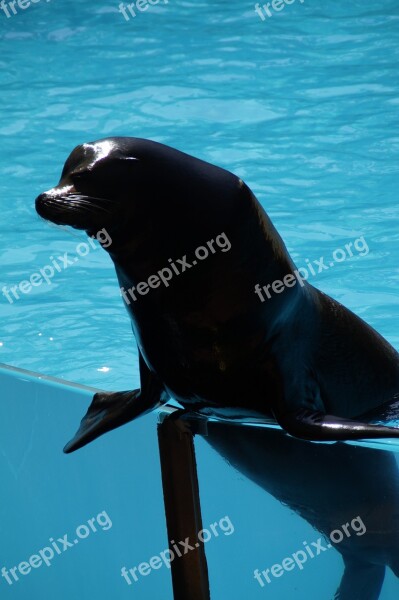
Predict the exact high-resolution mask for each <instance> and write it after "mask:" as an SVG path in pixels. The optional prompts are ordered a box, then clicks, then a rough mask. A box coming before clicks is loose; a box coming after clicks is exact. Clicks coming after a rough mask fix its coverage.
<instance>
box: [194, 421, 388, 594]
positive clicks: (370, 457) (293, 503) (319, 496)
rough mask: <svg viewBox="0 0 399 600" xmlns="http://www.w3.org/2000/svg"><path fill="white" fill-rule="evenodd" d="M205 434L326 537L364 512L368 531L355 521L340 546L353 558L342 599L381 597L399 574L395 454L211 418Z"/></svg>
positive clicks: (344, 554)
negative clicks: (388, 580) (389, 576)
mask: <svg viewBox="0 0 399 600" xmlns="http://www.w3.org/2000/svg"><path fill="white" fill-rule="evenodd" d="M204 439H205V440H206V441H207V442H208V443H209V444H210V445H211V446H212V447H213V448H214V449H215V450H216V451H217V452H218V453H219V454H220V455H221V456H223V458H225V459H226V460H228V462H229V463H230V464H231V465H232V466H233V467H234V468H236V469H237V470H238V471H240V472H241V473H243V474H244V475H246V476H247V477H248V478H249V479H251V480H252V481H254V482H255V483H256V484H257V485H259V486H260V487H261V488H263V489H264V490H266V491H267V492H268V493H269V494H271V495H272V496H274V497H275V498H276V499H277V500H279V501H280V502H282V503H283V504H284V505H286V506H288V507H289V508H290V509H291V510H294V511H295V512H296V513H297V514H299V515H300V516H301V517H303V518H304V519H305V520H306V521H307V522H308V523H310V525H312V527H314V528H315V529H317V530H318V531H319V532H320V533H322V534H323V535H324V536H325V537H326V538H328V537H329V535H330V533H331V532H332V531H334V530H337V529H341V530H342V525H345V524H349V526H350V523H351V522H352V521H353V519H354V517H357V516H359V517H360V519H361V522H362V524H363V525H364V529H363V530H362V531H361V530H360V528H359V527H357V531H356V530H354V531H351V528H350V527H349V533H350V535H349V536H348V535H346V534H345V535H343V536H342V540H341V541H339V543H336V544H332V545H333V547H334V548H335V550H337V552H339V553H340V554H341V555H342V557H343V559H344V563H345V572H344V575H343V578H342V581H341V584H340V586H339V589H338V591H337V594H336V596H335V599H336V600H378V598H379V597H380V591H381V587H382V584H383V581H384V576H385V569H386V566H388V567H390V568H391V569H392V571H393V572H394V574H395V575H396V576H397V577H399V512H398V505H399V472H398V466H397V463H396V459H395V455H394V454H393V453H390V452H386V451H382V450H374V449H372V448H367V447H365V446H353V445H349V444H342V443H338V444H310V443H307V442H305V441H303V440H298V439H295V438H293V437H291V436H287V435H285V434H284V433H283V432H281V431H279V430H275V429H269V428H260V427H248V426H240V425H229V424H226V423H215V422H208V424H207V436H206V437H205V438H204ZM274 526H276V522H275V520H273V527H274ZM347 529H348V528H347ZM343 533H344V530H343ZM359 533H361V535H357V534H359ZM308 541H309V540H308ZM328 541H330V540H328ZM336 541H338V539H337V540H336ZM326 544H327V542H325V544H324V547H326ZM313 550H314V548H313ZM259 559H261V556H260V557H259ZM278 559H279V557H278V556H276V557H275V560H276V561H277V562H278ZM323 598H324V596H323V595H322V594H320V599H323Z"/></svg>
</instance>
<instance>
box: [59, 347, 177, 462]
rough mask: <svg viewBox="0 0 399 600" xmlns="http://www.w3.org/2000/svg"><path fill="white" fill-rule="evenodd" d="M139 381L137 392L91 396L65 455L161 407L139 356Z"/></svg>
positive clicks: (159, 396)
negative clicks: (86, 409) (139, 387)
mask: <svg viewBox="0 0 399 600" xmlns="http://www.w3.org/2000/svg"><path fill="white" fill-rule="evenodd" d="M140 378H141V389H139V390H129V391H126V392H99V393H97V394H94V396H93V400H92V402H91V404H90V406H89V408H88V411H87V413H86V415H85V416H84V417H83V419H82V421H81V423H80V427H79V429H78V431H77V432H76V433H75V435H74V437H73V438H72V439H71V440H70V441H69V442H68V443H67V445H66V446H65V448H64V452H65V454H69V453H70V452H74V451H75V450H78V449H79V448H82V447H83V446H85V445H86V444H89V443H90V442H92V441H93V440H95V439H96V438H98V437H99V436H100V435H103V434H104V433H107V432H108V431H111V430H112V429H116V428H117V427H120V426H121V425H125V423H128V422H129V421H132V420H133V419H135V418H137V417H139V416H141V415H144V414H145V413H147V412H149V411H150V410H152V409H154V408H155V407H156V406H159V405H160V404H161V400H162V396H163V395H165V392H164V390H163V387H162V385H161V384H160V383H159V381H158V380H157V379H156V377H155V375H153V373H152V372H151V371H150V370H149V369H148V367H147V365H146V364H145V362H144V360H143V358H142V356H141V354H140ZM165 399H166V398H165Z"/></svg>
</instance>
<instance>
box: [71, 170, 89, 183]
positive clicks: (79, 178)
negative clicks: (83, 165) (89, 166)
mask: <svg viewBox="0 0 399 600" xmlns="http://www.w3.org/2000/svg"><path fill="white" fill-rule="evenodd" d="M71 179H72V181H73V183H74V184H77V183H82V182H84V181H86V179H87V171H78V172H77V173H72V174H71Z"/></svg>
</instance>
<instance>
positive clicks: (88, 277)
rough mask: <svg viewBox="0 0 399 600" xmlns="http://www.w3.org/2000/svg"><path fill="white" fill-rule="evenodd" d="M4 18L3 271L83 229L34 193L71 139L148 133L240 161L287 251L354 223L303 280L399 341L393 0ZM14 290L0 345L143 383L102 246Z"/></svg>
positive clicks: (74, 375) (22, 265) (32, 360)
mask: <svg viewBox="0 0 399 600" xmlns="http://www.w3.org/2000/svg"><path fill="white" fill-rule="evenodd" d="M0 30H1V53H0V64H1V72H0V81H1V86H2V93H1V103H2V111H1V115H0V136H1V149H2V152H1V157H0V168H1V174H2V175H1V181H0V186H1V189H0V206H1V215H2V219H1V225H0V227H1V241H0V252H1V277H0V284H1V286H3V285H8V286H11V285H15V284H18V283H19V282H20V281H21V280H24V279H27V278H29V276H30V275H31V274H32V273H34V272H36V271H37V270H38V269H40V268H42V267H43V266H45V265H47V264H49V263H50V262H51V261H50V256H54V257H56V256H58V255H62V254H64V253H65V252H69V253H70V254H71V255H76V251H75V250H76V245H77V244H78V243H79V242H81V241H84V234H80V233H78V232H75V231H73V232H69V233H68V232H67V231H66V230H65V231H64V230H61V229H59V228H56V227H51V226H50V225H48V224H46V223H45V222H43V221H42V220H40V219H39V217H38V216H37V215H36V213H35V210H34V205H33V203H34V199H35V197H36V195H37V194H38V193H40V192H41V191H44V190H46V189H48V188H50V187H52V186H53V185H55V184H56V183H57V182H58V179H59V175H60V172H61V168H62V165H63V163H64V161H65V159H66V157H67V156H68V154H69V152H70V151H71V149H72V148H73V147H74V146H75V145H77V144H79V143H81V142H84V141H89V140H93V139H97V138H101V137H105V136H108V135H132V136H138V137H146V138H151V139H154V140H157V141H160V142H164V143H166V144H170V145H172V146H175V147H177V148H179V149H181V150H184V151H186V152H188V153H192V154H194V155H196V156H198V157H200V158H203V159H205V160H208V161H210V162H214V163H216V164H218V165H221V166H223V167H226V168H227V169H229V170H231V171H233V172H235V173H237V174H238V175H240V176H241V177H243V178H244V179H245V180H246V182H247V183H248V184H249V185H250V186H251V187H252V189H253V190H254V192H255V193H256V195H257V196H258V198H259V199H260V201H261V202H262V204H263V205H264V207H265V208H266V210H267V211H268V213H269V215H270V216H271V218H272V219H273V221H274V223H275V225H276V227H277V229H278V230H279V232H280V233H281V235H282V236H283V239H284V240H285V242H286V244H287V246H288V249H289V250H290V252H291V253H292V255H293V257H294V259H295V260H296V261H297V263H298V264H299V265H303V266H306V259H309V260H310V261H313V260H315V259H316V260H318V259H319V258H320V256H325V257H330V256H331V255H332V252H333V251H334V250H335V249H337V248H342V247H344V245H345V244H346V243H348V242H350V241H353V240H354V239H356V238H358V237H359V236H364V237H365V239H366V241H367V244H368V246H369V249H370V251H369V253H368V254H367V256H363V257H359V256H354V257H353V258H352V259H351V260H346V261H345V262H342V263H340V264H337V265H335V267H334V268H330V269H329V270H328V271H324V272H323V273H321V274H319V275H317V277H312V278H311V279H310V281H311V282H312V283H313V284H314V285H316V286H317V287H319V288H320V289H322V290H324V291H326V292H327V293H330V294H331V295H333V296H334V297H335V298H337V299H338V300H340V301H341V302H343V303H344V304H346V305H347V306H348V307H349V308H351V309H352V310H354V311H355V312H356V313H357V314H359V315H360V316H362V317H363V318H365V319H366V320H367V321H368V322H369V323H371V324H372V325H373V326H374V327H376V328H377V329H378V330H379V331H380V332H381V333H382V334H383V335H384V336H385V337H387V338H388V339H389V341H390V342H391V343H393V344H394V345H395V346H396V347H397V348H398V347H399V321H398V315H399V307H398V300H397V285H398V227H397V223H398V217H399V208H398V202H397V190H398V183H399V175H398V172H399V164H398V159H397V157H398V149H399V135H398V130H397V122H398V105H399V70H398V66H397V65H398V55H399V43H398V42H399V5H398V3H397V1H396V0H378V1H376V0H354V1H351V2H347V1H343V0H341V1H336V0H334V1H332V0H323V2H321V1H318V2H316V1H312V0H306V2H305V3H303V4H301V3H300V2H299V0H298V1H297V2H295V3H294V4H292V5H291V6H285V8H284V10H282V11H281V12H279V13H277V12H275V13H274V14H273V16H272V17H271V18H269V19H268V20H266V21H264V22H263V21H261V19H260V18H259V17H258V16H257V14H256V13H255V11H254V5H253V4H252V3H251V2H249V1H248V2H224V1H221V0H219V1H213V2H210V1H205V0H203V1H202V2H193V1H192V2H191V1H189V0H185V1H178V0H170V2H169V4H167V5H163V4H162V3H160V4H159V5H158V6H155V7H151V8H149V9H148V10H147V11H146V12H143V13H138V14H137V16H136V18H132V19H131V20H130V21H129V22H127V21H126V20H125V19H124V18H123V16H122V15H121V14H120V13H118V2H115V3H114V2H111V1H110V2H105V1H104V0H100V1H97V2H88V1H85V0H83V1H80V2H79V3H71V2H67V1H66V0H52V1H51V2H48V3H47V2H44V1H43V2H39V3H37V4H35V5H31V6H30V7H29V8H28V9H26V10H24V11H22V10H19V12H18V14H17V15H14V16H12V17H11V18H9V19H7V18H6V16H5V15H4V14H3V13H0ZM76 236H77V237H76ZM21 296H22V297H21V299H20V300H18V301H14V303H13V304H10V303H9V302H8V301H7V300H6V298H5V297H4V296H3V295H1V294H0V318H1V334H0V343H1V346H0V360H1V361H3V362H6V363H8V364H12V365H16V366H19V367H23V368H27V369H32V370H35V371H39V372H45V373H48V374H52V375H56V376H59V377H65V378H67V379H70V380H74V381H79V382H81V383H85V384H88V385H95V386H99V387H103V388H107V389H121V388H126V387H127V388H129V387H131V386H135V385H137V382H138V373H137V356H136V350H135V344H134V340H133V338H132V334H131V331H130V324H129V320H128V317H127V314H126V313H125V310H124V307H123V303H122V299H121V298H120V296H119V290H118V286H117V284H116V278H115V276H114V273H113V267H112V265H111V262H110V260H109V258H108V256H107V255H106V254H105V252H104V251H103V250H101V249H97V250H93V251H92V252H90V254H88V256H87V257H85V258H81V259H80V260H79V261H78V262H77V263H76V264H74V265H73V266H71V267H69V268H68V269H66V270H65V271H63V272H61V273H57V274H56V277H54V279H53V283H52V284H51V286H47V285H42V286H41V287H38V288H36V289H35V290H33V291H32V292H30V293H29V294H26V295H23V294H21Z"/></svg>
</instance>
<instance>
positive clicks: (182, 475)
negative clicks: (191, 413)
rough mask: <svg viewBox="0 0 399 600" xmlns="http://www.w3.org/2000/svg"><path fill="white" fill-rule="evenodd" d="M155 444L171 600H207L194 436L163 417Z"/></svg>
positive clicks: (207, 584) (208, 593) (206, 569)
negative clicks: (169, 554) (171, 557)
mask: <svg viewBox="0 0 399 600" xmlns="http://www.w3.org/2000/svg"><path fill="white" fill-rule="evenodd" d="M162 416H164V415H161V417H162ZM158 443H159V452H160V458H161V472H162V485H163V493H164V502H165V512H166V524H167V531H168V540H169V548H170V549H171V551H172V552H174V554H175V557H174V560H173V561H172V563H171V569H172V583H173V596H174V600H210V592H209V579H208V566H207V562H206V557H205V550H204V546H203V544H202V543H201V542H200V541H199V540H198V532H199V531H201V530H202V517H201V505H200V497H199V488H198V476H197V465H196V461H195V449H194V435H193V434H192V433H191V432H190V431H189V430H188V429H186V430H184V427H183V428H182V427H181V422H180V423H179V421H178V420H176V419H170V418H165V419H164V420H163V422H161V423H160V424H159V425H158ZM187 538H188V540H187ZM185 540H187V542H188V543H189V544H190V546H193V547H194V549H193V550H189V551H187V552H186V553H184V552H185V548H184V546H182V545H179V542H180V541H182V542H183V541H185ZM174 544H176V545H177V548H178V549H179V551H180V552H181V554H182V556H180V557H179V556H178V554H177V553H176V551H175V550H174V549H173V545H174Z"/></svg>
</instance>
